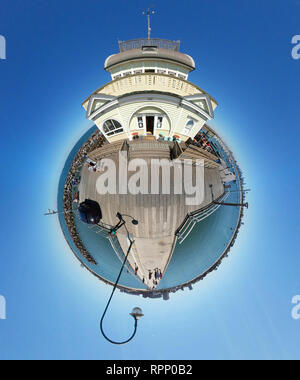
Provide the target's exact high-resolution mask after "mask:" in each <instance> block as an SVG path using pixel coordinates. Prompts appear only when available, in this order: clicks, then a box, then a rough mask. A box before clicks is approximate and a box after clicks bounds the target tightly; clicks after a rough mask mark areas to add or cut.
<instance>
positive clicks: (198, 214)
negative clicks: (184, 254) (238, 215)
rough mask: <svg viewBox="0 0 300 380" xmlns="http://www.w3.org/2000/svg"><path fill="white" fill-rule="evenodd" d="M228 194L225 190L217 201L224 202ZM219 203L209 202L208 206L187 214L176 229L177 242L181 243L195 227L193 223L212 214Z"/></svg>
mask: <svg viewBox="0 0 300 380" xmlns="http://www.w3.org/2000/svg"><path fill="white" fill-rule="evenodd" d="M228 196H229V192H226V193H224V194H223V196H221V197H220V198H219V199H218V201H219V202H224V201H225V199H227V197H228ZM220 206H221V205H220V204H215V203H213V204H211V205H210V206H209V207H207V208H204V209H200V210H199V211H195V212H193V213H191V214H189V215H188V216H187V218H186V220H185V222H184V223H183V225H182V226H181V227H180V228H179V229H178V230H177V231H176V236H177V237H178V243H179V244H182V243H183V242H184V240H185V239H186V238H187V237H188V236H189V234H190V233H191V232H192V230H193V228H194V227H195V224H196V223H198V222H201V221H202V220H204V219H205V218H207V217H208V216H210V215H211V214H213V213H214V212H215V211H217V210H218V208H219V207H220Z"/></svg>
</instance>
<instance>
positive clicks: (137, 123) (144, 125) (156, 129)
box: [136, 113, 164, 136]
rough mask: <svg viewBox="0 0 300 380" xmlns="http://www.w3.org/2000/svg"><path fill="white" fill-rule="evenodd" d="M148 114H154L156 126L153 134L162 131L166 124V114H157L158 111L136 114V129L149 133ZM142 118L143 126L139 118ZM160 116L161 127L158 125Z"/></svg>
mask: <svg viewBox="0 0 300 380" xmlns="http://www.w3.org/2000/svg"><path fill="white" fill-rule="evenodd" d="M147 116H154V128H153V136H155V135H156V131H161V130H162V129H163V125H164V115H163V114H157V113H145V114H137V115H136V129H137V130H139V131H144V135H146V134H147V129H146V128H147V123H146V117H147ZM140 117H141V118H142V121H143V128H140V127H139V118H140ZM158 118H162V120H161V126H160V128H158V127H157V123H158Z"/></svg>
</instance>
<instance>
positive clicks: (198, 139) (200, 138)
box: [191, 131, 217, 156]
mask: <svg viewBox="0 0 300 380" xmlns="http://www.w3.org/2000/svg"><path fill="white" fill-rule="evenodd" d="M191 144H192V145H195V146H197V147H198V148H202V149H205V150H206V151H207V152H209V153H212V154H214V155H215V156H217V154H216V152H215V151H214V149H213V147H212V146H211V143H210V142H209V141H208V139H207V137H206V136H205V135H204V133H202V132H201V131H200V132H199V133H198V134H197V135H196V136H195V137H194V139H193V141H192V143H191Z"/></svg>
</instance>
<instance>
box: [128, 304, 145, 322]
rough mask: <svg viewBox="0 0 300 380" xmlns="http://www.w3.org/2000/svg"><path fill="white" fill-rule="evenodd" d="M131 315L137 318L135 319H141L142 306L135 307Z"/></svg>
mask: <svg viewBox="0 0 300 380" xmlns="http://www.w3.org/2000/svg"><path fill="white" fill-rule="evenodd" d="M130 315H131V316H132V317H133V318H135V319H139V318H141V317H143V315H144V314H143V311H142V309H141V308H140V307H134V308H133V309H132V312H131V313H130Z"/></svg>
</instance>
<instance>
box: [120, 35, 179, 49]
mask: <svg viewBox="0 0 300 380" xmlns="http://www.w3.org/2000/svg"><path fill="white" fill-rule="evenodd" d="M143 46H156V47H158V48H162V49H169V50H175V51H178V50H179V46H180V41H171V40H164V39H162V38H150V39H148V38H137V39H134V40H128V41H119V48H120V52H123V51H126V50H132V49H139V48H141V47H143Z"/></svg>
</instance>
